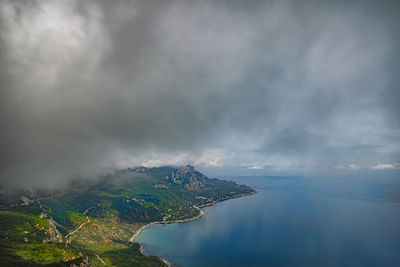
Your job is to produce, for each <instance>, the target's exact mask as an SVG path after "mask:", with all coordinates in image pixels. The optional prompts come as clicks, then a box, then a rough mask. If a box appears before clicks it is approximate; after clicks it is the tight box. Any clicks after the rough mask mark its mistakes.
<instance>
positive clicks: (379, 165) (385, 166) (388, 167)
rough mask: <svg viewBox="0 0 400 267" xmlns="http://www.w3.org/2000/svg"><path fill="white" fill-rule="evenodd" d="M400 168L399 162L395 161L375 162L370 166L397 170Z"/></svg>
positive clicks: (372, 168)
mask: <svg viewBox="0 0 400 267" xmlns="http://www.w3.org/2000/svg"><path fill="white" fill-rule="evenodd" d="M398 169H400V164H399V163H395V164H389V163H385V164H376V165H374V166H371V170H398Z"/></svg>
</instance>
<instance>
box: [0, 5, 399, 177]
mask: <svg viewBox="0 0 400 267" xmlns="http://www.w3.org/2000/svg"><path fill="white" fill-rule="evenodd" d="M247 2H248V1H215V0H214V1H187V0H186V1H179V0H172V1H165V0H163V1H153V0H150V1H149V0H146V1H74V0H60V1H52V0H47V1H46V0H41V1H8V0H0V90H1V91H0V123H1V131H0V145H1V152H0V153H1V154H0V160H1V163H0V167H1V180H2V181H3V182H4V181H10V180H11V181H14V182H21V183H41V182H46V183H48V182H49V181H52V182H57V181H61V180H63V179H65V178H67V177H70V176H71V175H85V176H87V175H93V174H94V173H98V172H99V171H100V170H102V169H103V168H121V167H127V166H134V165H139V164H141V165H146V166H157V165H164V164H172V165H180V164H185V163H187V162H189V163H193V164H195V165H197V166H200V167H201V166H203V167H209V166H214V167H221V168H225V169H226V168H231V167H242V168H248V169H263V170H313V169H318V170H323V171H332V170H336V171H342V170H347V171H359V170H370V171H371V172H379V171H382V170H391V171H396V170H398V169H399V166H400V165H399V162H400V129H399V128H400V119H399V118H400V89H399V88H400V75H399V70H400V53H399V52H400V31H399V27H400V21H399V20H400V17H399V16H398V14H399V13H400V5H399V2H398V1H313V0H310V1H295V0H293V1H249V2H251V3H247Z"/></svg>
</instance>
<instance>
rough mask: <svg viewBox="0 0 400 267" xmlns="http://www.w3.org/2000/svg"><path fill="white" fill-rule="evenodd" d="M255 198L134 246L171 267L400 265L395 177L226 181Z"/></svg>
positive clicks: (399, 186) (152, 229) (160, 230)
mask: <svg viewBox="0 0 400 267" xmlns="http://www.w3.org/2000/svg"><path fill="white" fill-rule="evenodd" d="M223 179H227V180H234V181H236V182H238V183H241V184H246V185H250V186H252V187H253V188H254V189H256V190H257V191H258V192H257V194H255V195H251V196H246V197H242V198H237V199H231V200H227V201H223V202H220V203H217V204H216V205H214V206H212V207H207V208H204V209H203V210H204V211H205V212H206V215H205V216H203V217H201V218H200V219H198V220H195V221H190V222H185V223H174V224H168V225H164V226H163V225H151V226H149V227H147V228H146V229H145V230H143V231H142V232H141V233H140V234H139V235H138V237H136V239H135V242H139V243H142V244H143V248H144V252H145V254H146V255H157V256H160V257H163V258H165V259H167V260H168V261H169V262H171V263H172V264H173V265H174V266H185V267H195V266H400V182H399V180H400V179H396V178H390V179H389V178H388V179H385V178H382V177H380V178H362V177H360V178H354V177H353V178H308V177H271V176H266V177H224V178H223Z"/></svg>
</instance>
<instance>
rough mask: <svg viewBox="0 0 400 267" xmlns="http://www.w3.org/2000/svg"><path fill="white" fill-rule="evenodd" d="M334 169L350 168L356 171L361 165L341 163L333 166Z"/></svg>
mask: <svg viewBox="0 0 400 267" xmlns="http://www.w3.org/2000/svg"><path fill="white" fill-rule="evenodd" d="M335 169H336V170H352V171H357V170H359V169H361V166H359V165H357V164H354V163H351V164H341V165H336V166H335Z"/></svg>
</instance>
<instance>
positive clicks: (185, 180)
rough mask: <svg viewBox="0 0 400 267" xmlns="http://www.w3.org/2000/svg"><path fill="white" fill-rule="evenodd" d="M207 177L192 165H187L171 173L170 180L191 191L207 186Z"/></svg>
mask: <svg viewBox="0 0 400 267" xmlns="http://www.w3.org/2000/svg"><path fill="white" fill-rule="evenodd" d="M205 179H207V177H206V176H205V175H203V174H202V173H200V172H198V171H196V170H195V168H194V167H193V166H192V165H186V166H185V167H183V168H180V169H178V170H176V171H174V172H173V173H172V174H171V177H170V182H171V183H174V184H181V185H183V186H184V187H185V189H187V190H189V191H197V190H201V189H203V188H204V187H205V183H204V182H205Z"/></svg>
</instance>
